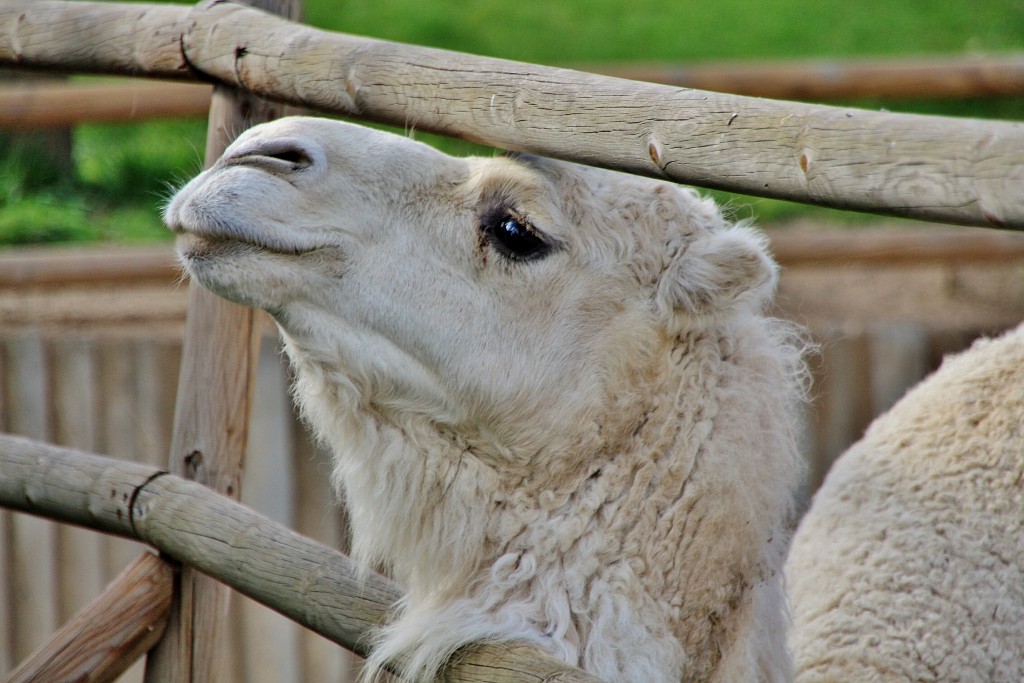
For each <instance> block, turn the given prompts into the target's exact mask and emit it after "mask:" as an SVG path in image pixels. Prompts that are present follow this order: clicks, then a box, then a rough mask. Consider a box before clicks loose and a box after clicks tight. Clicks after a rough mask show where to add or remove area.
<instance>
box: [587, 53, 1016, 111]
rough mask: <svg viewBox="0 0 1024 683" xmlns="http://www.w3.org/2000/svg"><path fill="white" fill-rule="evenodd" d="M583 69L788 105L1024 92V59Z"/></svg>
mask: <svg viewBox="0 0 1024 683" xmlns="http://www.w3.org/2000/svg"><path fill="white" fill-rule="evenodd" d="M577 68H580V69H582V70H584V71H593V72H594V73H599V74H605V75H606V76H615V77H616V78H628V79H630V80H634V81H649V82H651V83H663V84H665V85H675V86H679V87H681V88H698V89H700V90H715V91H717V92H729V93H734V94H737V95H749V96H751V97H771V98H774V99H783V100H806V101H820V100H837V99H846V100H852V99H861V98H879V99H887V100H888V99H891V100H900V101H903V100H911V99H922V100H925V99H927V100H945V99H967V98H974V97H1007V96H1017V95H1021V94H1024V53H1019V52H1017V53H1011V54H1005V55H956V56H939V57H913V58H896V59H893V58H884V59H853V60H820V59H818V60H785V61H759V62H758V63H756V64H751V63H750V62H721V63H705V64H692V65H688V64H665V63H655V62H648V63H643V62H636V63H632V64H590V65H584V64H581V65H578V67H577Z"/></svg>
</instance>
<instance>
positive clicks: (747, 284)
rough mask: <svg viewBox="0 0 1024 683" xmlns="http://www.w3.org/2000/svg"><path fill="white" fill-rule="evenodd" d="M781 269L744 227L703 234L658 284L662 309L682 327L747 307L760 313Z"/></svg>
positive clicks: (755, 235)
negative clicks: (687, 321)
mask: <svg viewBox="0 0 1024 683" xmlns="http://www.w3.org/2000/svg"><path fill="white" fill-rule="evenodd" d="M777 273H778V266H776V265H775V262H774V261H772V259H771V257H769V256H768V249H767V246H766V245H765V240H764V238H763V237H761V236H760V235H759V234H758V233H756V232H754V231H753V230H751V229H750V228H746V227H743V226H733V227H728V228H724V229H718V230H707V231H701V232H700V233H698V234H697V235H696V237H695V239H694V240H693V241H692V242H690V243H689V244H688V245H685V246H682V247H681V248H680V250H679V252H678V253H677V254H676V255H675V256H674V257H673V258H672V260H671V261H670V262H669V264H668V267H667V268H666V269H665V270H664V272H663V273H662V275H661V278H660V280H659V282H658V288H657V293H656V295H655V298H656V303H657V307H658V309H659V310H661V311H662V312H663V313H665V314H666V315H667V316H668V317H669V318H670V319H672V320H676V321H677V326H682V325H683V324H685V323H684V320H686V319H688V320H690V321H691V322H710V321H713V320H721V319H724V318H727V317H729V316H731V315H733V314H735V313H737V312H739V311H741V310H742V309H747V310H750V311H758V310H760V308H761V307H762V306H763V305H764V302H765V300H766V299H767V298H768V297H769V296H770V295H771V293H772V291H773V290H774V288H775V281H776V278H777Z"/></svg>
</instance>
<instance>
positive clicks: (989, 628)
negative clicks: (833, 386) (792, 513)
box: [787, 327, 1024, 683]
mask: <svg viewBox="0 0 1024 683" xmlns="http://www.w3.org/2000/svg"><path fill="white" fill-rule="evenodd" d="M787 576H788V582H789V586H790V591H791V594H792V598H793V620H794V625H793V634H792V637H791V644H792V648H793V656H794V659H795V663H796V667H797V680H798V681H800V683H824V682H826V681H836V682H838V681H863V682H865V683H871V682H875V681H886V682H893V683H900V682H906V683H912V682H913V683H916V682H918V681H964V682H968V681H1015V682H1017V681H1022V680H1024V327H1020V328H1018V329H1016V330H1014V331H1012V332H1010V333H1008V334H1006V335H1004V336H1003V337H1001V338H999V339H996V340H984V341H979V342H976V343H975V345H974V346H973V347H972V348H971V349H970V350H969V351H967V352H965V353H963V354H961V355H958V356H956V357H951V358H947V359H946V360H945V362H944V363H943V365H942V368H941V369H940V370H939V371H938V372H937V373H935V374H934V375H933V376H931V377H930V378H928V379H927V380H925V381H924V382H922V383H921V384H920V385H918V386H917V387H916V388H914V389H913V390H912V391H911V392H909V393H908V394H907V395H906V396H905V397H904V398H903V399H902V400H901V401H900V402H899V403H898V404H897V405H896V406H894V407H893V408H892V410H891V411H889V412H888V413H887V414H886V415H884V416H882V417H881V418H879V419H878V420H876V421H875V422H874V424H872V426H871V428H870V429H869V430H868V432H867V434H866V435H865V437H864V439H863V440H862V441H861V442H859V443H858V444H856V445H855V446H853V447H852V448H851V449H850V450H849V451H848V452H847V453H846V454H845V455H843V456H842V457H841V458H840V459H839V460H838V461H837V463H836V465H835V466H834V467H833V469H832V471H831V472H830V473H829V475H828V478H827V480H826V482H825V484H824V486H823V487H822V488H821V489H820V491H819V492H818V493H817V495H816V496H815V499H814V503H813V505H812V507H811V509H810V511H809V512H808V514H807V515H806V516H805V518H804V520H803V521H802V522H801V525H800V528H799V531H798V532H797V534H796V536H795V538H794V541H793V549H792V554H791V557H790V559H789V561H788V563H787Z"/></svg>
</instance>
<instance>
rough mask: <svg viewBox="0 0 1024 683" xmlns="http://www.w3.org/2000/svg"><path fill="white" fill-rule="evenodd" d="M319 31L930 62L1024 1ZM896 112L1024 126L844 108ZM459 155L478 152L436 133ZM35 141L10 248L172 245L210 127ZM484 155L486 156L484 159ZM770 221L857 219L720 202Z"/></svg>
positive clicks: (393, 5) (581, 56) (535, 47)
mask: <svg viewBox="0 0 1024 683" xmlns="http://www.w3.org/2000/svg"><path fill="white" fill-rule="evenodd" d="M304 12H305V21H306V23H309V24H312V25H314V26H318V27H321V28H326V29H331V30H337V31H345V32H347V33H356V34H363V35H368V36H373V37H379V38H385V39H389V40H397V41H401V42H407V43H417V44H421V45H431V46H436V47H443V48H448V49H453V50H460V51H466V52H473V53H477V54H485V55H490V56H495V57H504V58H509V59H516V60H523V61H530V62H536V63H542V64H551V65H563V64H572V63H583V62H585V63H602V62H625V61H665V62H686V63H699V62H703V61H721V60H752V61H757V60H766V59H791V58H844V57H886V56H911V55H913V56H928V55H956V54H964V55H969V54H977V53H1000V52H1007V51H1019V50H1022V49H1024V0H952V1H949V2H935V1H934V0H861V1H860V2H849V0H818V1H816V2H808V1H807V0H763V1H762V2H758V3H752V2H749V1H748V0H718V1H717V2H706V1H696V0H676V1H675V2H669V1H664V0H661V1H659V0H562V1H560V2H556V1H554V0H549V1H543V2H542V1H537V0H487V1H486V2H483V1H477V2H474V1H472V0H306V3H305V10H304ZM835 104H849V105H854V106H862V107H867V108H886V109H889V110H891V111H913V112H921V113H937V114H945V115H951V116H974V117H989V118H1004V119H1014V120H1021V119H1024V98H1020V97H1014V98H997V99H983V100H981V99H979V100H969V101H958V102H922V101H910V102H898V101H892V102H882V101H868V102H866V101H858V102H835ZM418 137H420V138H421V139H423V138H427V139H428V141H429V142H432V143H434V144H438V145H439V146H442V147H444V148H445V149H446V151H449V152H451V153H466V152H473V151H479V149H478V148H473V147H472V146H470V145H467V144H464V143H458V142H454V141H449V140H443V139H441V138H436V137H433V136H418ZM29 139H30V136H26V135H24V134H18V133H5V132H3V131H0V244H6V245H11V244H31V243H46V242H67V241H116V242H137V241H146V240H159V239H168V238H169V235H168V233H167V232H166V231H165V230H164V229H163V228H162V226H161V224H160V219H159V211H160V207H161V205H162V203H163V201H164V200H165V199H166V198H167V197H168V196H169V195H170V193H171V192H172V191H173V189H174V188H175V187H176V186H178V185H179V184H180V183H181V182H183V181H184V180H186V179H187V178H189V177H190V176H191V175H193V174H194V173H195V172H196V171H198V169H199V167H200V160H201V158H202V149H203V146H204V141H205V123H204V121H202V120H192V121H156V122H147V123H140V124H132V125H83V126H79V127H78V128H76V129H75V130H74V131H73V160H74V163H73V171H72V173H71V174H70V175H69V174H67V173H64V174H62V173H60V172H58V170H57V169H56V168H49V167H47V165H46V164H44V163H41V162H40V160H39V155H38V153H37V152H36V151H35V150H34V149H33V148H32V146H31V145H30V144H28V143H27V141H28V140H29ZM485 153H486V152H485ZM716 194H717V195H718V196H719V198H720V199H721V200H723V201H724V202H726V203H728V204H729V205H730V206H731V207H733V210H734V211H735V212H736V213H737V214H738V215H740V216H741V217H751V216H753V217H754V218H755V219H757V220H758V221H760V222H774V221H784V220H788V219H792V218H793V217H800V216H812V217H821V218H822V219H828V220H833V221H858V220H864V219H863V217H859V216H857V215H855V214H847V213H843V212H837V211H828V210H825V209H817V208H808V207H803V206H798V205H794V204H789V203H786V202H779V201H772V200H763V199H757V198H749V197H742V196H729V195H725V194H723V193H716Z"/></svg>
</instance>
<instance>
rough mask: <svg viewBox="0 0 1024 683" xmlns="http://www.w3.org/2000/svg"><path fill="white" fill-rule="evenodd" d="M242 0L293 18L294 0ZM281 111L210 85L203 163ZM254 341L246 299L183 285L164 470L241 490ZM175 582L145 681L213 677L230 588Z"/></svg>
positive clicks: (183, 574)
mask: <svg viewBox="0 0 1024 683" xmlns="http://www.w3.org/2000/svg"><path fill="white" fill-rule="evenodd" d="M247 4H250V5H253V6H255V7H258V8H259V9H264V10H269V11H273V12H275V13H277V14H281V15H283V16H285V17H286V18H288V19H293V20H297V19H298V18H299V16H298V15H299V7H300V3H299V0H256V1H253V2H249V3H247ZM282 113H283V107H282V105H276V104H271V103H269V102H266V101H265V100H262V99H260V98H258V97H256V96H254V95H251V94H248V93H243V92H239V91H235V90H232V89H230V88H227V87H224V86H217V87H216V88H215V89H214V93H213V98H212V100H211V104H210V117H209V127H208V129H207V138H206V163H205V165H206V167H209V166H211V165H212V164H213V163H214V162H215V161H216V160H217V159H218V158H219V157H220V155H221V154H222V153H223V152H224V149H225V148H226V147H227V146H228V145H229V144H230V143H231V141H232V140H233V139H234V138H235V137H236V136H237V135H238V134H239V133H241V132H242V131H243V130H245V129H246V128H248V127H250V126H252V125H255V124H257V123H262V122H264V121H269V120H271V119H274V118H277V117H278V116H280V115H281V114H282ZM259 344H260V330H259V325H258V324H257V320H256V317H255V312H254V311H253V310H252V309H249V308H245V307H242V306H238V305H236V304H232V303H229V302H227V301H225V300H223V299H221V298H219V297H217V296H215V295H213V294H211V293H210V292H208V291H206V290H204V289H202V288H201V287H199V286H198V285H197V284H195V283H192V284H191V285H190V288H189V304H188V315H187V317H186V322H185V345H184V350H183V357H182V367H181V373H180V375H179V380H178V396H177V403H176V405H175V416H174V431H173V435H172V439H171V454H170V462H169V470H170V471H171V472H172V473H174V474H178V475H180V476H183V477H185V478H187V479H193V480H195V481H197V482H199V483H202V484H205V485H206V486H208V487H210V488H211V489H213V490H215V491H217V492H219V493H222V494H224V495H226V496H228V497H231V498H235V499H238V498H239V497H240V495H241V480H242V469H243V464H244V459H245V448H246V439H247V436H248V431H249V415H250V412H251V411H250V409H251V404H252V396H253V389H254V385H255V378H256V374H255V373H256V366H257V361H258V358H259ZM176 588H177V590H176V591H175V600H174V603H173V605H172V607H171V614H170V618H169V621H168V625H167V629H166V631H165V632H164V636H163V638H161V639H160V641H159V642H158V643H157V645H156V647H154V649H153V651H152V652H151V653H150V656H149V657H147V660H146V675H145V680H146V683H206V682H213V681H217V680H219V679H220V678H221V676H220V675H219V668H220V666H222V664H223V662H224V658H223V652H224V634H225V624H226V618H227V610H228V602H229V598H230V590H229V589H228V588H227V587H226V586H224V585H223V584H221V583H218V582H217V581H214V580H213V579H211V578H209V577H207V576H205V575H203V574H201V573H199V572H198V571H196V570H195V569H193V568H191V567H188V566H183V567H182V568H181V571H180V574H179V576H178V583H177V586H176Z"/></svg>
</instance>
